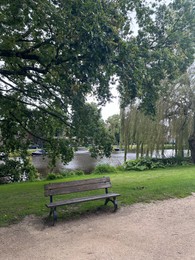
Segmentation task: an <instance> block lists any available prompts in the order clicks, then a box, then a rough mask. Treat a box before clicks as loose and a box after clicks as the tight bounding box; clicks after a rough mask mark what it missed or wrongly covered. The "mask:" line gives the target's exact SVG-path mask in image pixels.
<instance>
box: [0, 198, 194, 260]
mask: <svg viewBox="0 0 195 260" xmlns="http://www.w3.org/2000/svg"><path fill="white" fill-rule="evenodd" d="M0 259H2V260H13V259H15V260H27V259H32V260H45V259H47V260H61V259H63V260H66V259H67V260H69V259H70V260H95V259H96V260H112V259H113V260H174V259H182V260H193V259H194V260H195V196H194V195H192V196H189V197H186V198H183V199H170V200H165V201H157V202H154V203H149V204H141V203H139V204H135V205H132V206H129V207H120V208H119V210H118V211H117V212H116V213H115V214H113V213H108V212H100V213H98V214H94V215H89V216H87V217H82V218H80V219H77V220H71V221H68V222H65V221H64V222H60V221H59V222H57V224H56V225H55V226H54V227H51V226H48V225H45V224H44V222H43V221H42V220H41V219H40V218H37V217H34V216H29V217H26V218H25V219H24V220H23V221H22V222H20V223H19V224H16V225H12V226H10V227H6V228H0Z"/></svg>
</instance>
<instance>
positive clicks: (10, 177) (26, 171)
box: [0, 160, 39, 184]
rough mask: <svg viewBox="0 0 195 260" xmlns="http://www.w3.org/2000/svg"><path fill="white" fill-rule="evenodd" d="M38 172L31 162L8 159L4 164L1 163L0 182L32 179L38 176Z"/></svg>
mask: <svg viewBox="0 0 195 260" xmlns="http://www.w3.org/2000/svg"><path fill="white" fill-rule="evenodd" d="M38 176H39V175H38V172H37V170H36V169H35V167H34V166H33V165H31V164H25V165H24V164H23V163H22V162H20V161H15V160H6V161H5V163H4V164H0V184H2V183H10V182H19V181H26V180H29V181H32V180H35V179H36V178H38Z"/></svg>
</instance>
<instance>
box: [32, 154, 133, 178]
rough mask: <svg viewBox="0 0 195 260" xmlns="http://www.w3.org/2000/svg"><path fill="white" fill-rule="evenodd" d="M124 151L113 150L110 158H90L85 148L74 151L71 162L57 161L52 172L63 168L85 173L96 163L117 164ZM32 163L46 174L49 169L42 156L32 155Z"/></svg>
mask: <svg viewBox="0 0 195 260" xmlns="http://www.w3.org/2000/svg"><path fill="white" fill-rule="evenodd" d="M135 157H136V155H135V154H134V153H128V154H127V159H128V160H131V159H135ZM123 161H124V152H122V151H118V152H113V153H112V155H111V157H110V158H106V157H104V158H98V159H95V158H92V157H91V155H90V153H89V152H88V151H87V150H79V151H77V152H75V155H74V158H73V160H72V161H71V162H69V163H68V164H66V165H64V164H63V163H62V162H60V161H58V162H57V164H56V167H55V168H54V170H53V171H54V172H58V173H59V172H62V171H64V170H78V169H79V170H83V171H84V172H86V173H89V172H91V171H92V170H93V169H94V168H95V166H96V165H97V164H102V163H108V164H110V165H113V166H118V165H121V164H123ZM32 163H33V165H34V166H35V167H36V168H37V170H38V171H39V172H40V173H41V174H42V175H46V174H47V173H48V172H49V171H50V169H49V167H48V165H49V159H48V158H47V157H43V156H32Z"/></svg>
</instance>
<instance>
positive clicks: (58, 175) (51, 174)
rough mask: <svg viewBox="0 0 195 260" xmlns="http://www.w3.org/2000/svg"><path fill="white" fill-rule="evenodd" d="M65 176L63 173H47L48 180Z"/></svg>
mask: <svg viewBox="0 0 195 260" xmlns="http://www.w3.org/2000/svg"><path fill="white" fill-rule="evenodd" d="M63 178H64V176H63V175H62V174H57V173H56V174H55V173H49V174H48V175H47V178H46V180H57V179H63Z"/></svg>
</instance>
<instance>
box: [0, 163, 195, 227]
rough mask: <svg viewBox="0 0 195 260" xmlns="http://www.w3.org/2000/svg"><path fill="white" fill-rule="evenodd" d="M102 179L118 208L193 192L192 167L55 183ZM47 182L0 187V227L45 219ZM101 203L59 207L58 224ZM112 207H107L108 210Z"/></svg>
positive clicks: (194, 179) (70, 179)
mask: <svg viewBox="0 0 195 260" xmlns="http://www.w3.org/2000/svg"><path fill="white" fill-rule="evenodd" d="M102 176H110V178H111V182H112V189H110V191H113V192H116V193H120V194H121V197H119V198H118V202H119V207H121V206H126V205H131V204H134V203H138V202H144V203H145V202H150V201H154V200H163V199H168V198H183V197H186V196H188V195H190V194H191V193H192V192H195V166H180V167H171V168H166V169H156V170H148V171H143V172H137V171H128V172H127V171H125V172H115V173H112V174H107V173H105V174H101V175H100V174H99V175H98V174H96V175H95V174H91V175H85V176H73V177H71V178H64V179H60V180H58V182H61V181H72V180H80V179H87V178H98V177H102ZM49 182H54V181H36V182H26V183H24V182H23V183H12V184H6V185H0V227H1V226H7V225H9V224H13V223H16V222H18V221H21V220H22V219H23V218H24V217H25V216H28V215H31V214H33V215H36V216H40V217H41V218H45V217H47V216H48V213H49V211H48V209H47V208H46V207H45V203H47V202H48V201H49V198H48V197H44V189H43V186H44V184H46V183H49ZM71 196H74V195H71ZM77 196H83V194H82V193H78V194H77ZM66 197H68V196H66ZM102 204H103V203H102V201H93V202H87V203H81V204H76V205H69V206H66V207H60V208H59V209H58V212H59V221H63V220H68V219H72V218H76V217H79V216H81V215H85V214H86V213H87V214H88V213H93V212H96V210H97V207H99V206H101V205H102ZM112 206H113V205H112V204H110V207H112Z"/></svg>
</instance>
